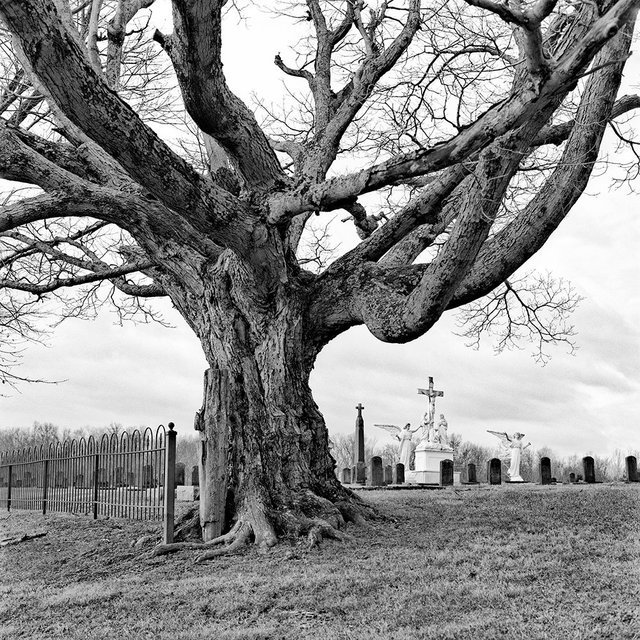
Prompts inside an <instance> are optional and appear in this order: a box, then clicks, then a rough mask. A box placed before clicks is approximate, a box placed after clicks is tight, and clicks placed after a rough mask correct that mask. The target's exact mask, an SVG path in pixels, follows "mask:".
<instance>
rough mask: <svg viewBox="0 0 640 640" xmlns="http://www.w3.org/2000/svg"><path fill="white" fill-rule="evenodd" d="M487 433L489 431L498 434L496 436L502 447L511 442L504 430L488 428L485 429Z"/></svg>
mask: <svg viewBox="0 0 640 640" xmlns="http://www.w3.org/2000/svg"><path fill="white" fill-rule="evenodd" d="M487 433H491V434H493V435H494V436H498V438H500V444H501V445H502V446H503V447H508V446H509V443H510V442H511V438H510V437H509V435H508V434H507V433H506V432H505V431H491V430H490V429H487Z"/></svg>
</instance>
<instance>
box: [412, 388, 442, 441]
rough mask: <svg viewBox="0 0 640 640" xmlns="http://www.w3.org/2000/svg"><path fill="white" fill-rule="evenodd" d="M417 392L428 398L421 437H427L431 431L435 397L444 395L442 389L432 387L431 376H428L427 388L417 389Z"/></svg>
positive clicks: (434, 411) (434, 412)
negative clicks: (427, 409) (426, 413)
mask: <svg viewBox="0 0 640 640" xmlns="http://www.w3.org/2000/svg"><path fill="white" fill-rule="evenodd" d="M418 393H420V394H422V395H425V396H427V398H429V412H428V418H427V420H426V421H425V426H424V428H423V431H422V438H423V439H427V438H428V434H430V433H433V429H434V427H433V421H434V418H435V415H436V398H442V397H443V396H444V391H437V390H436V389H434V388H433V378H432V377H431V376H429V388H428V389H418Z"/></svg>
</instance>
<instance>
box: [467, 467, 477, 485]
mask: <svg viewBox="0 0 640 640" xmlns="http://www.w3.org/2000/svg"><path fill="white" fill-rule="evenodd" d="M467 482H468V483H469V484H478V474H477V472H476V465H475V464H473V462H470V463H469V464H468V465H467Z"/></svg>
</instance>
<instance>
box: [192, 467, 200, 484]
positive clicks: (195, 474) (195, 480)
mask: <svg viewBox="0 0 640 640" xmlns="http://www.w3.org/2000/svg"><path fill="white" fill-rule="evenodd" d="M191 486H193V487H199V486H200V468H199V467H198V465H197V464H196V465H194V466H193V467H192V469H191Z"/></svg>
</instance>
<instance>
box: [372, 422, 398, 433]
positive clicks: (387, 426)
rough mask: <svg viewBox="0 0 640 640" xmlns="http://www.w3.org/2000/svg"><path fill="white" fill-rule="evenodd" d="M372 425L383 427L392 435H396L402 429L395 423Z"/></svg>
mask: <svg viewBox="0 0 640 640" xmlns="http://www.w3.org/2000/svg"><path fill="white" fill-rule="evenodd" d="M373 426H374V427H378V429H384V430H385V431H388V432H389V433H390V434H392V435H394V436H397V435H398V434H399V433H400V432H401V431H402V429H401V428H400V427H398V426H396V425H395V424H374V425H373Z"/></svg>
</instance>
